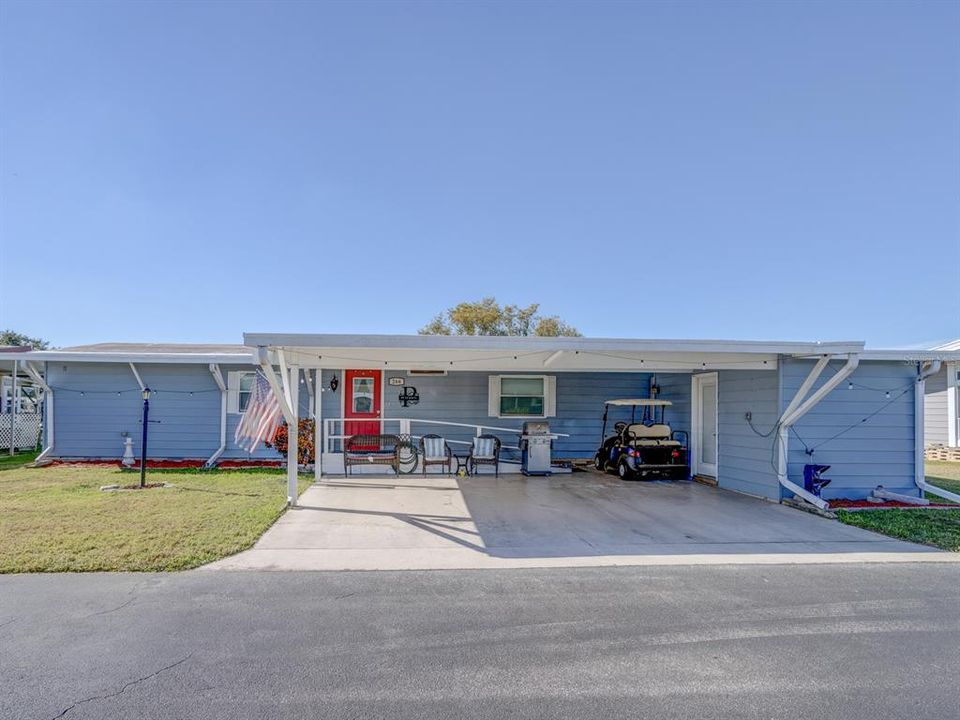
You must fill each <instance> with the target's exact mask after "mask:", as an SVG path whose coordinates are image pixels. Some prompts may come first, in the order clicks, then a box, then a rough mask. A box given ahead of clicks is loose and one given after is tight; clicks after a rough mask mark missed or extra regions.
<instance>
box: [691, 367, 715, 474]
mask: <svg viewBox="0 0 960 720" xmlns="http://www.w3.org/2000/svg"><path fill="white" fill-rule="evenodd" d="M691 446H692V447H691V450H692V453H693V461H692V464H693V467H691V470H692V471H693V474H694V475H708V476H709V477H712V478H715V477H717V455H718V452H717V374H716V373H705V374H703V375H694V376H693V438H692V439H691Z"/></svg>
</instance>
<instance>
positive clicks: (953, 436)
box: [946, 362, 960, 447]
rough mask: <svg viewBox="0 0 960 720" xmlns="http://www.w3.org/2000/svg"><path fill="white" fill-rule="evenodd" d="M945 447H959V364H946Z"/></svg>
mask: <svg viewBox="0 0 960 720" xmlns="http://www.w3.org/2000/svg"><path fill="white" fill-rule="evenodd" d="M946 366H947V370H946V373H947V446H948V447H960V412H958V411H960V397H957V395H958V394H960V378H958V377H957V372H958V368H960V363H955V362H951V363H947V364H946Z"/></svg>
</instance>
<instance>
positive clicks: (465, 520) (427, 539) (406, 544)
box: [207, 473, 960, 570]
mask: <svg viewBox="0 0 960 720" xmlns="http://www.w3.org/2000/svg"><path fill="white" fill-rule="evenodd" d="M904 560H909V561H918V560H919V561H937V562H952V561H957V560H960V556H958V555H956V554H953V553H943V552H939V551H936V550H933V549H931V548H928V547H924V546H919V545H913V544H909V543H904V542H900V541H897V540H892V539H890V538H886V537H883V536H881V535H876V534H874V533H871V532H867V531H865V530H859V529H857V528H852V527H849V526H846V525H842V524H841V523H839V522H836V521H833V520H828V519H825V518H821V517H817V516H814V515H810V514H808V513H804V512H801V511H798V510H794V509H792V508H788V507H785V506H782V505H778V504H775V503H771V502H768V501H766V500H759V499H755V498H751V497H747V496H745V495H740V494H737V493H733V492H728V491H725V490H719V489H716V488H710V487H706V486H703V485H700V484H697V483H693V482H674V483H671V482H636V483H624V482H621V481H620V480H618V479H616V478H613V477H611V476H605V475H599V474H595V473H575V474H573V475H562V476H556V477H552V478H534V477H531V478H527V477H523V476H522V475H509V476H501V477H500V478H499V479H497V478H494V477H493V476H491V475H480V476H474V477H466V478H457V477H449V476H441V475H428V476H426V477H424V476H422V475H411V476H401V477H396V476H392V475H391V476H375V477H374V476H366V475H359V476H354V477H351V478H343V479H330V480H327V481H325V482H323V483H322V484H319V485H316V486H314V487H312V488H310V489H309V490H307V491H306V492H305V493H304V494H303V496H302V497H301V498H300V507H297V508H294V509H292V510H290V511H289V512H287V513H285V514H284V515H283V517H281V518H280V520H279V521H278V522H277V523H276V524H275V525H274V526H273V527H272V528H271V529H270V530H269V531H267V533H266V534H265V535H264V536H263V537H262V538H261V539H260V541H259V542H258V543H257V544H256V546H255V547H254V548H252V549H251V550H248V551H246V552H243V553H240V554H238V555H235V556H233V557H230V558H226V559H224V560H221V561H218V562H216V563H213V564H211V565H208V566H207V567H208V568H210V569H230V570H413V569H417V570H434V569H449V568H518V567H574V566H602V565H675V564H684V565H687V564H726V563H750V564H753V563H784V562H792V563H823V562H857V561H877V562H879V561H904Z"/></svg>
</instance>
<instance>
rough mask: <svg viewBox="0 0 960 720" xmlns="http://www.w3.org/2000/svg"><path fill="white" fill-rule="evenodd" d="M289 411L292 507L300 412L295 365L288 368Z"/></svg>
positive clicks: (289, 484)
mask: <svg viewBox="0 0 960 720" xmlns="http://www.w3.org/2000/svg"><path fill="white" fill-rule="evenodd" d="M289 387H290V388H291V393H290V399H291V402H290V410H291V411H292V415H293V419H292V422H288V423H287V504H288V505H290V507H294V506H296V504H297V495H298V493H297V470H298V464H297V459H298V457H299V455H300V432H299V430H300V423H299V422H298V415H299V412H300V402H299V397H298V394H299V390H300V368H299V367H298V366H296V365H291V366H290V380H289Z"/></svg>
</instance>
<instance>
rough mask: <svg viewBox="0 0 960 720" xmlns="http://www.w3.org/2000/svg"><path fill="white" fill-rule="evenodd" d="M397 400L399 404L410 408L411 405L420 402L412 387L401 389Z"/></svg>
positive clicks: (415, 390)
mask: <svg viewBox="0 0 960 720" xmlns="http://www.w3.org/2000/svg"><path fill="white" fill-rule="evenodd" d="M398 399H399V400H400V404H401V405H403V406H404V407H410V406H411V405H416V404H417V403H419V402H420V395H419V393H417V389H416V388H415V387H413V386H412V385H408V386H407V387H405V388H404V389H403V392H402V393H400V395H399V397H398Z"/></svg>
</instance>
